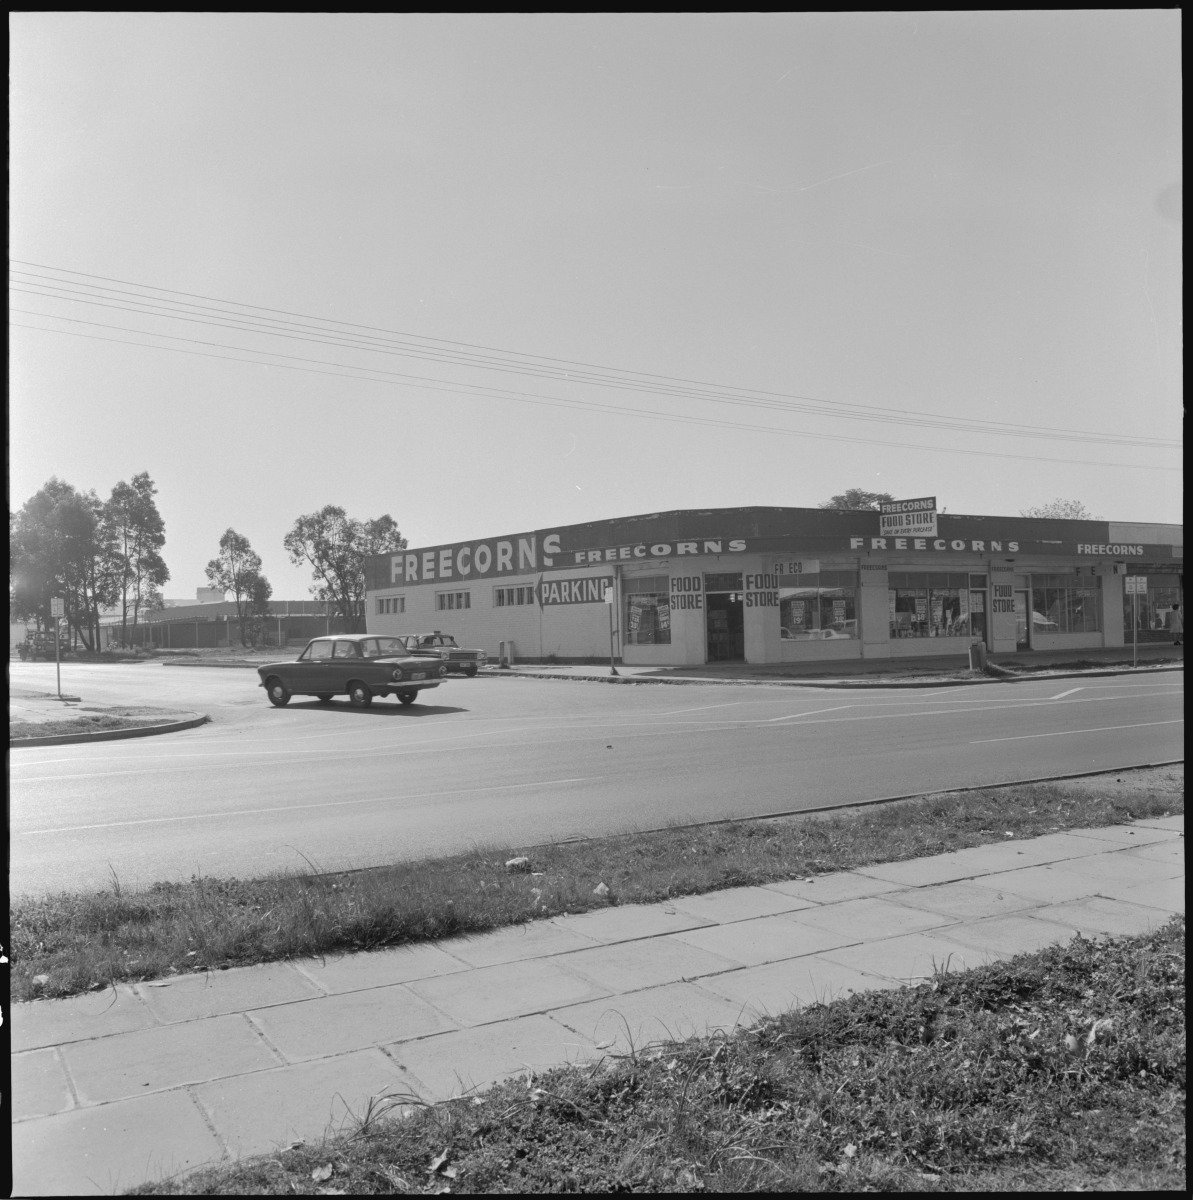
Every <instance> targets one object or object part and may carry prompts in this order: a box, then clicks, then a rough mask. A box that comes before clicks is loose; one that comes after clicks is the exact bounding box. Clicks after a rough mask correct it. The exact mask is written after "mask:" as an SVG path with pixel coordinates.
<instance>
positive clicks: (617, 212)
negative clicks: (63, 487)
mask: <svg viewBox="0 0 1193 1200" xmlns="http://www.w3.org/2000/svg"><path fill="white" fill-rule="evenodd" d="M9 21H10V101H11V108H10V123H11V124H10V153H11V160H10V230H9V234H10V242H9V247H10V250H9V252H10V322H11V325H12V328H11V330H10V367H9V446H8V450H9V489H10V492H9V502H10V509H13V508H19V507H20V506H21V505H22V504H23V503H24V502H25V501H26V500H27V499H29V497H31V496H32V495H33V494H34V493H35V492H36V491H37V490H38V489H39V488H40V487H41V486H42V485H43V484H44V483H45V482H46V481H47V480H48V479H50V478H51V477H52V476H57V477H58V478H60V479H63V480H66V481H67V482H69V483H71V484H73V485H74V486H75V487H76V488H79V489H80V490H83V491H87V490H90V489H94V490H95V491H96V492H97V493H98V494H99V495H100V496H101V497H106V496H107V495H108V494H109V493H110V491H111V489H112V487H113V486H114V485H115V484H116V483H117V482H118V481H120V480H128V479H130V478H131V477H132V476H133V475H135V474H138V473H140V472H142V471H148V472H149V474H150V476H151V477H152V479H153V480H154V482H155V483H156V485H157V488H158V496H157V500H158V506H159V509H160V511H161V514H162V516H163V518H164V520H165V526H166V546H165V557H166V562H167V565H168V567H169V569H170V572H171V580H170V582H169V583H168V584H167V585H166V587H165V594H166V596H168V597H174V598H186V597H193V595H194V591H195V589H196V588H198V587H202V586H205V585H206V583H207V580H206V577H205V575H204V567H205V565H206V563H207V562H208V561H209V560H210V559H211V558H213V557H214V556H215V554H216V553H217V550H218V542H219V538H220V536H221V534H222V533H223V532H224V531H225V530H226V529H228V528H234V529H236V530H237V531H238V532H239V533H241V534H243V535H245V536H246V537H248V538H249V540H250V542H251V543H252V545H253V547H254V548H255V549H256V551H257V552H258V553H259V554H260V555H261V557H262V559H263V562H264V571H265V574H266V575H267V576H268V578H269V579H270V581H271V582H272V584H273V589H274V596H275V598H278V599H303V598H305V597H306V596H307V595H308V593H309V588H310V585H311V576H310V572H309V569H304V568H302V567H300V566H295V565H293V564H291V563H290V561H289V559H288V556H287V554H286V552H285V550H284V548H283V545H282V541H283V538H284V537H285V534H286V532H287V531H288V530H289V528H290V527H291V525H292V524H293V523H294V521H295V519H296V518H297V517H298V516H300V515H302V514H304V513H310V512H314V511H316V510H317V509H320V508H322V507H323V506H324V505H328V504H334V505H338V506H340V507H342V508H344V509H346V510H347V512H348V514H349V515H350V516H353V517H357V518H360V519H367V518H371V517H377V516H380V515H381V514H383V513H388V514H390V515H391V516H392V517H393V518H394V519H395V520H396V521H397V523H398V525H399V527H400V529H401V531H402V533H403V534H404V535H405V536H406V537H407V538H408V539H409V543H410V545H411V546H412V547H417V546H426V545H434V544H437V543H444V542H452V541H462V540H465V539H473V538H487V537H496V536H499V535H503V534H512V533H518V532H524V531H529V530H533V529H547V528H554V527H558V526H562V525H569V524H574V523H578V522H585V521H596V520H605V519H610V518H616V517H622V516H630V515H634V514H641V513H650V512H661V511H667V510H671V509H685V508H710V507H711V508H730V507H737V506H745V505H775V506H794V507H813V506H815V505H817V504H819V503H820V502H822V501H824V500H827V499H828V498H829V497H830V496H832V495H834V494H838V493H840V492H843V491H844V490H845V489H847V488H851V487H858V488H863V489H866V490H870V491H878V492H889V493H891V494H893V495H894V496H896V497H898V498H910V497H920V496H929V495H935V496H936V497H937V498H938V504H939V505H940V506H941V507H943V508H945V509H947V510H948V511H949V512H950V513H979V514H1011V515H1014V514H1018V513H1019V512H1020V510H1021V509H1024V508H1027V507H1031V506H1035V505H1039V504H1043V503H1047V502H1048V501H1050V500H1052V499H1054V498H1058V497H1060V498H1065V499H1077V500H1080V501H1082V502H1083V503H1084V504H1085V506H1086V508H1087V509H1088V510H1089V511H1090V512H1092V513H1093V514H1095V515H1097V516H1099V517H1103V518H1106V519H1109V520H1118V521H1179V520H1180V519H1181V499H1182V497H1181V487H1182V475H1181V470H1180V468H1181V461H1182V460H1181V452H1180V438H1181V435H1182V428H1181V425H1182V415H1183V414H1182V393H1181V382H1182V381H1181V367H1182V340H1181V318H1182V311H1181V272H1180V264H1181V253H1182V245H1181V154H1180V151H1181V100H1182V95H1181V63H1180V49H1181V14H1180V13H1179V11H1175V10H1160V9H1153V10H1138V9H1132V10H1122V11H1113V10H1103V11H1084V12H1081V11H1057V12H1037V11H1032V12H990V13H983V12H960V13H957V12H941V13H908V14H898V13H891V14H881V13H880V14H872V13H829V14H742V15H739V14H715V13H714V14H662V15H637V14H624V15H619V14H592V15H566V14H565V15H550V14H529V15H526V14H505V15H460V14H439V15H408V14H396V15H393V14H378V15H370V14H286V13H280V14H279V13H247V14H246V13H169V12H167V13H146V12H134V13H103V12H101V13H93V12H59V13H54V12H49V13H41V12H38V13H33V12H17V13H11V14H10V17H9Z"/></svg>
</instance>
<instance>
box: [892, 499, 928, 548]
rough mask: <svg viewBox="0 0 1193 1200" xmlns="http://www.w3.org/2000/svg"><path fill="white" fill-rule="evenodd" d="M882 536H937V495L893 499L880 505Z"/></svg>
mask: <svg viewBox="0 0 1193 1200" xmlns="http://www.w3.org/2000/svg"><path fill="white" fill-rule="evenodd" d="M878 512H879V516H878V525H879V535H880V536H881V537H930V538H934V537H936V497H935V496H921V497H920V498H919V499H918V500H891V501H888V502H884V503H881V504H880V505H879V510H878Z"/></svg>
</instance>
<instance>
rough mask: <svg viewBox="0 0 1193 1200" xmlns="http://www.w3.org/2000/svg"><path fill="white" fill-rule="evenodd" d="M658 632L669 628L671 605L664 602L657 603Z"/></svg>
mask: <svg viewBox="0 0 1193 1200" xmlns="http://www.w3.org/2000/svg"><path fill="white" fill-rule="evenodd" d="M657 611H658V618H659V630H660V631H662V630H664V629H670V628H671V605H670V604H668V603H667V602H666V601H665V600H660V601H659V602H658V610H657Z"/></svg>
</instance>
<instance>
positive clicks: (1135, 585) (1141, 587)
mask: <svg viewBox="0 0 1193 1200" xmlns="http://www.w3.org/2000/svg"><path fill="white" fill-rule="evenodd" d="M1123 581H1124V583H1125V584H1126V594H1127V595H1128V596H1146V595H1147V576H1146V575H1127V576H1124V580H1123Z"/></svg>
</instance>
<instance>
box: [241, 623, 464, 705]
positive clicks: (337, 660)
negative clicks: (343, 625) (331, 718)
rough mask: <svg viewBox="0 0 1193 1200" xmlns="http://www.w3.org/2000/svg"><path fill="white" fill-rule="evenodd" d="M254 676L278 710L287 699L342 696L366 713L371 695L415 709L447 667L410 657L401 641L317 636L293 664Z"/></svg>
mask: <svg viewBox="0 0 1193 1200" xmlns="http://www.w3.org/2000/svg"><path fill="white" fill-rule="evenodd" d="M257 674H258V675H260V676H261V683H260V685H259V686H260V687H263V688H264V689H265V694H266V695H267V696H268V697H269V702H270V704H275V705H277V706H278V707H279V708H280V707H281V706H282V705H283V704H289V703H290V697H291V696H318V698H319V699H320V700H322V701H323V702H324V703H325V704H326V703H327V702H328V701H329V700H330V699H331V698H332V697H333V696H344V695H346V696H347V697H348V700H349V703H351V704H352V705H353V707H355V708H368V706H369V705H370V704H372V703H373V697H374V696H389V695H394V696H397V698H398V700H399V701H401V703H403V704H413V703H414V701H415V698H416V697H417V696H418V693H419V692H420V691H422V690H423V689H424V688H434V687H438V686H439V681H440V680H441V679H442V678H443V676H444V675H446V674H447V667H446V666H445V665H443V664H442V663H438V662H432V661H431V660H430V659H427V658H415V657H413V656H412V655H411V654H410V653H409V651H408V650H407V649H406V645H405V643H404V642H403V641H402V640H401V639H400V638H396V637H377V636H375V635H370V634H365V633H342V634H337V635H333V636H331V637H317V638H315V639H313V640H312V641H310V642H308V643H307V648H306V649H305V650H304V651H303V652H302V653H301V654H300V655H299V656H298V658H297V660H296V661H294V662H280V663H269V664H268V665H266V666H264V667H258V668H257Z"/></svg>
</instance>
